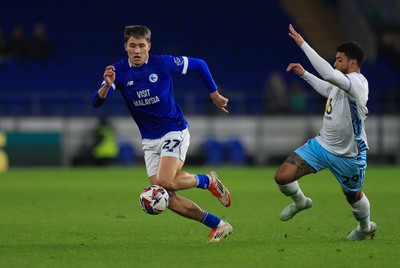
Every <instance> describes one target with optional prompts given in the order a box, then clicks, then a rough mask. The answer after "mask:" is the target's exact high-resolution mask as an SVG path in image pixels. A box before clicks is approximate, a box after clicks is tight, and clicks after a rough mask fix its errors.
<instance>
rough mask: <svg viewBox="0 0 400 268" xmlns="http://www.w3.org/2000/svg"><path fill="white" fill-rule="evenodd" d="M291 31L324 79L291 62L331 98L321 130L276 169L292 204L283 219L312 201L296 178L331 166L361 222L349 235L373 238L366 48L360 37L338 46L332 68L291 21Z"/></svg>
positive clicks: (322, 92) (354, 237)
mask: <svg viewBox="0 0 400 268" xmlns="http://www.w3.org/2000/svg"><path fill="white" fill-rule="evenodd" d="M289 36H290V37H291V38H292V39H293V40H294V41H295V42H296V44H297V45H298V46H299V47H300V48H301V49H302V50H303V52H304V53H305V54H306V56H307V57H308V59H309V60H310V62H311V64H312V65H313V67H314V68H315V70H316V71H317V72H318V73H319V74H320V75H321V77H322V78H323V79H320V78H318V77H316V76H314V75H312V74H311V73H309V72H307V71H306V70H305V69H304V68H303V67H302V66H301V65H300V64H299V63H290V64H289V66H288V67H287V71H293V72H294V73H296V74H297V75H299V76H300V77H301V78H303V79H304V80H305V81H307V82H308V83H309V84H310V85H311V86H312V87H313V88H314V89H315V90H316V91H317V92H318V93H319V94H321V95H322V96H324V97H326V98H327V103H326V109H325V114H324V117H323V126H322V129H321V131H320V133H319V134H318V135H317V136H316V137H314V138H313V139H310V140H309V141H308V142H306V143H305V144H304V145H303V146H301V147H299V148H298V149H297V150H295V151H294V152H293V153H292V154H290V155H289V157H288V158H287V159H286V160H285V161H284V163H283V164H282V165H281V166H280V167H279V169H278V170H277V172H276V173H275V182H276V184H277V186H278V188H279V190H280V191H281V192H282V193H283V194H284V195H286V196H289V197H291V198H292V199H293V201H294V203H292V204H290V205H288V206H287V207H285V208H284V209H283V211H282V212H281V215H280V219H281V220H282V221H287V220H290V219H291V218H293V217H294V216H295V215H296V214H297V213H298V212H300V211H302V210H305V209H308V208H310V207H311V206H312V200H311V199H310V198H308V197H306V196H305V195H304V194H303V192H302V191H301V189H300V186H299V184H298V182H297V180H298V179H300V178H301V177H302V176H304V175H307V174H310V173H317V172H318V171H320V170H322V169H325V168H329V169H330V171H331V172H332V173H333V175H334V176H335V177H336V179H337V180H338V182H339V183H340V185H341V187H342V191H343V193H344V194H345V196H346V200H347V202H348V203H349V204H350V206H351V210H352V212H353V215H354V218H355V219H356V221H357V222H358V225H357V227H356V228H355V229H353V230H352V231H351V232H350V233H349V234H348V235H347V239H349V240H364V239H366V238H367V237H371V238H373V237H374V235H375V231H376V229H377V225H376V223H375V222H373V221H370V203H369V200H368V198H367V196H366V195H365V193H363V191H362V185H363V183H364V176H365V170H366V168H367V162H366V158H367V150H368V143H367V136H366V133H365V125H364V120H365V119H366V117H367V115H368V109H367V107H366V104H367V101H368V81H367V79H366V78H365V77H364V76H363V75H362V74H361V73H360V69H361V65H362V63H363V62H364V59H365V52H364V49H363V48H362V47H361V46H360V45H359V44H357V43H356V42H347V43H344V44H341V45H340V46H339V47H338V48H337V53H336V61H335V64H334V68H332V66H331V65H330V64H329V63H328V62H327V61H325V60H324V59H323V58H322V57H320V56H319V55H318V54H317V52H315V51H314V50H313V49H312V48H311V47H310V46H309V45H308V44H307V43H306V42H305V41H304V39H303V38H302V37H301V35H300V34H298V33H297V32H296V30H295V29H294V28H293V26H292V25H289Z"/></svg>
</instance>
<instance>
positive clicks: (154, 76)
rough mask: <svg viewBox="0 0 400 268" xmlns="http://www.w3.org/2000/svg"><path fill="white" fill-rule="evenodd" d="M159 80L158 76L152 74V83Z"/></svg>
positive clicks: (150, 78)
mask: <svg viewBox="0 0 400 268" xmlns="http://www.w3.org/2000/svg"><path fill="white" fill-rule="evenodd" d="M157 80H158V75H156V74H154V73H152V74H151V75H150V76H149V81H150V82H152V83H155V82H157Z"/></svg>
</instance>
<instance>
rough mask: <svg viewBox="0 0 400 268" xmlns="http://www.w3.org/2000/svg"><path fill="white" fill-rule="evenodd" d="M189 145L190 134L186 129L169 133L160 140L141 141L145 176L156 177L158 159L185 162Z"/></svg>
mask: <svg viewBox="0 0 400 268" xmlns="http://www.w3.org/2000/svg"><path fill="white" fill-rule="evenodd" d="M189 145H190V133H189V130H188V129H187V128H185V129H184V130H182V131H171V132H168V133H167V134H165V135H164V136H163V137H162V138H160V139H155V140H152V139H143V140H142V150H143V153H144V161H145V164H146V170H147V175H148V176H149V177H151V176H153V175H156V174H157V170H158V165H159V163H160V158H161V157H163V156H174V157H176V158H179V159H180V160H182V162H185V159H186V153H187V151H188V149H189Z"/></svg>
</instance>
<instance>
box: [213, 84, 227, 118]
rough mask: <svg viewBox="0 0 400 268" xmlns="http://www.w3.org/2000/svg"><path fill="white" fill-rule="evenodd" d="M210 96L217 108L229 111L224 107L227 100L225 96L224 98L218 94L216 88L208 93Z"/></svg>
mask: <svg viewBox="0 0 400 268" xmlns="http://www.w3.org/2000/svg"><path fill="white" fill-rule="evenodd" d="M210 97H211V99H212V100H213V102H214V104H215V105H216V106H217V107H218V108H219V109H221V110H222V111H224V112H225V113H229V112H228V110H227V109H226V107H227V106H228V101H229V100H228V99H227V98H225V97H224V96H222V95H221V94H219V92H218V90H216V91H214V92H212V93H210Z"/></svg>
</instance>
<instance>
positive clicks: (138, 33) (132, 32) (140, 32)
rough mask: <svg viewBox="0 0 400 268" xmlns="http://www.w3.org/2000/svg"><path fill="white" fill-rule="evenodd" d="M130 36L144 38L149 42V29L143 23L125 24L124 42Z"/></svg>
mask: <svg viewBox="0 0 400 268" xmlns="http://www.w3.org/2000/svg"><path fill="white" fill-rule="evenodd" d="M130 37H135V38H136V39H140V38H144V39H146V40H147V42H150V39H151V31H150V29H149V28H147V27H146V26H144V25H130V26H126V27H125V30H124V42H125V43H126V42H127V41H128V39H129V38H130Z"/></svg>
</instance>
